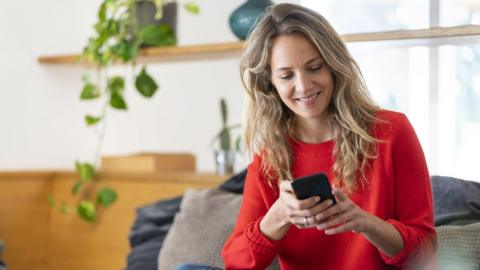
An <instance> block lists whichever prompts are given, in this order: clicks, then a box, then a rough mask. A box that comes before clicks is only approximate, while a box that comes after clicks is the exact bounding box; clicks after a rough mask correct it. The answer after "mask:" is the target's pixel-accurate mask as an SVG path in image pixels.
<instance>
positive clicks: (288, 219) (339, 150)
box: [222, 4, 436, 270]
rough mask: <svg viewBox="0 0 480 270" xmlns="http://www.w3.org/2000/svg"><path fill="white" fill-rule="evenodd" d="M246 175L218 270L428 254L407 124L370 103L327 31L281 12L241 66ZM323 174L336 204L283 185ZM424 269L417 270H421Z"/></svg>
mask: <svg viewBox="0 0 480 270" xmlns="http://www.w3.org/2000/svg"><path fill="white" fill-rule="evenodd" d="M241 75H242V81H243V83H244V85H245V88H246V90H247V92H248V95H249V98H250V105H251V106H250V109H249V111H248V121H247V130H246V142H247V146H248V148H249V150H250V151H251V153H253V154H254V158H253V162H252V163H251V164H250V165H249V168H248V174H247V178H246V182H245V189H244V197H243V202H242V206H241V210H240V214H239V216H238V221H237V225H236V227H235V229H234V231H233V233H232V235H231V236H230V238H229V239H228V240H227V242H226V244H225V246H224V248H223V252H222V256H223V258H224V260H225V266H226V269H265V268H266V267H267V266H268V265H270V263H271V262H272V261H273V259H274V258H275V257H276V256H278V258H279V260H280V265H281V267H282V269H284V270H287V269H302V270H308V269H369V270H372V269H397V268H401V269H417V268H421V267H424V266H425V265H426V264H427V263H428V262H429V261H430V258H431V257H432V254H433V252H434V249H435V246H436V233H435V230H434V225H433V202H432V191H431V186H430V178H429V174H428V170H427V166H426V162H425V158H424V154H423V152H422V149H421V146H420V144H419V142H418V139H417V137H416V135H415V132H414V130H413V128H412V126H411V124H410V123H409V121H408V119H407V118H406V117H405V115H403V114H401V113H397V112H392V111H387V110H382V109H380V108H379V107H377V106H376V105H375V104H374V102H373V101H372V100H371V99H370V97H369V95H368V91H367V89H366V86H365V84H364V82H363V78H362V76H361V72H360V70H359V68H358V66H357V64H356V63H355V61H354V60H353V59H352V56H351V55H350V53H349V52H348V50H347V48H346V46H345V44H344V43H343V42H342V40H341V38H340V37H339V35H338V34H337V33H336V32H335V30H334V29H333V28H332V26H331V25H330V24H329V23H328V22H327V21H326V20H325V19H324V18H323V17H322V16H321V15H319V14H317V13H316V12H314V11H312V10H309V9H307V8H304V7H301V6H297V5H292V4H279V5H275V6H273V7H272V8H271V9H269V11H268V12H267V13H266V14H265V16H263V17H262V19H261V20H260V21H258V23H257V25H256V27H255V29H254V30H253V31H252V32H251V34H250V36H249V38H248V40H247V41H246V47H245V49H244V53H243V58H242V61H241ZM318 172H324V173H325V174H327V175H328V177H329V179H330V181H331V184H332V185H333V186H334V190H333V194H334V196H335V198H336V201H337V204H334V205H333V204H332V201H331V200H325V201H323V202H321V203H318V202H319V201H320V199H321V198H319V197H311V198H308V199H305V200H298V199H297V198H296V197H295V195H294V193H293V190H292V186H291V181H294V180H293V179H295V178H298V177H301V176H306V175H310V174H314V173H318ZM422 269H423V268H422Z"/></svg>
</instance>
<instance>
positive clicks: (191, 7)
mask: <svg viewBox="0 0 480 270" xmlns="http://www.w3.org/2000/svg"><path fill="white" fill-rule="evenodd" d="M185 9H186V10H187V11H188V12H190V13H191V14H194V15H197V14H198V13H200V7H199V6H198V5H197V4H196V3H194V2H188V3H186V4H185Z"/></svg>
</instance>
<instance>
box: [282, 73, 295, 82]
mask: <svg viewBox="0 0 480 270" xmlns="http://www.w3.org/2000/svg"><path fill="white" fill-rule="evenodd" d="M292 76H293V75H292V74H283V75H280V76H279V78H280V80H284V81H287V80H290V79H291V78H292Z"/></svg>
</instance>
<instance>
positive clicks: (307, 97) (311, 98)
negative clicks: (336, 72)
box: [294, 91, 322, 102]
mask: <svg viewBox="0 0 480 270" xmlns="http://www.w3.org/2000/svg"><path fill="white" fill-rule="evenodd" d="M320 93H322V92H321V91H320V92H317V93H313V94H311V95H308V96H305V97H298V98H294V100H296V101H301V102H309V101H313V100H314V99H315V98H316V97H318V95H320Z"/></svg>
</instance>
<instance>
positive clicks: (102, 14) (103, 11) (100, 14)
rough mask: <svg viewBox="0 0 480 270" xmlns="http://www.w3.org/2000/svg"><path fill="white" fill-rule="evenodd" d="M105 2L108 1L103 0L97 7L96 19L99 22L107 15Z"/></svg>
mask: <svg viewBox="0 0 480 270" xmlns="http://www.w3.org/2000/svg"><path fill="white" fill-rule="evenodd" d="M107 3H108V1H103V3H102V4H101V5H100V8H99V9H98V20H99V21H101V22H103V21H105V18H106V17H107Z"/></svg>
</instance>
